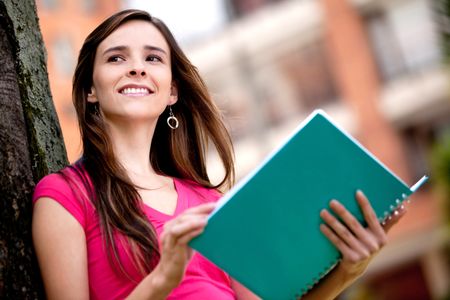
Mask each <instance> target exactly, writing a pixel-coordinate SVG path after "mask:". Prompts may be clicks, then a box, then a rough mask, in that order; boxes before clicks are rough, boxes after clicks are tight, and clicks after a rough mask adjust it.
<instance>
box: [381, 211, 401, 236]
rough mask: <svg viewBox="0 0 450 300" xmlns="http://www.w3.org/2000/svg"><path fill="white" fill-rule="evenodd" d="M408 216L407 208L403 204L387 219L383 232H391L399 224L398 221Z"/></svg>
mask: <svg viewBox="0 0 450 300" xmlns="http://www.w3.org/2000/svg"><path fill="white" fill-rule="evenodd" d="M405 214H406V207H405V206H404V205H403V204H402V205H400V206H399V207H398V208H397V209H396V210H394V212H393V213H392V215H391V216H389V217H388V218H387V220H386V221H385V222H383V224H382V226H383V230H384V231H385V232H386V233H387V232H389V230H390V229H391V228H392V227H393V226H394V225H395V224H397V222H398V221H400V219H401V218H402V217H403V216H404V215H405Z"/></svg>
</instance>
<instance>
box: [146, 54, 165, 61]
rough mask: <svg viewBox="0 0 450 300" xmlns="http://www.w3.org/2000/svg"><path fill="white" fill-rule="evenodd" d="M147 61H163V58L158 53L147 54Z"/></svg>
mask: <svg viewBox="0 0 450 300" xmlns="http://www.w3.org/2000/svg"><path fill="white" fill-rule="evenodd" d="M147 61H151V62H161V61H162V59H161V57H159V56H156V55H149V56H147Z"/></svg>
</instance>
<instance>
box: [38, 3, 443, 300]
mask: <svg viewBox="0 0 450 300" xmlns="http://www.w3.org/2000/svg"><path fill="white" fill-rule="evenodd" d="M36 4H37V8H38V15H39V18H40V26H41V31H42V33H43V38H44V42H45V45H46V49H47V54H48V71H49V78H50V85H51V90H52V94H53V100H54V103H55V106H56V111H57V113H58V117H59V120H60V123H61V127H62V131H63V135H64V140H65V143H66V147H67V151H68V156H69V160H70V161H71V162H73V161H75V160H76V159H77V158H78V157H79V155H80V151H81V143H80V138H79V134H78V127H77V121H76V115H75V111H74V109H73V106H72V101H71V79H72V74H73V71H74V67H75V64H76V58H77V55H78V50H79V49H80V47H81V45H82V42H83V40H84V38H85V37H86V36H87V34H88V33H89V32H90V31H91V30H92V29H93V28H94V27H96V26H97V25H98V24H99V23H100V22H101V21H102V20H103V19H104V18H106V17H107V16H109V15H111V14H112V13H114V12H116V11H117V10H120V9H124V8H140V9H145V10H147V11H149V12H150V13H151V14H153V15H155V16H157V17H159V18H161V19H162V20H164V21H165V22H166V23H167V24H168V26H169V28H171V30H172V31H173V32H174V34H175V36H176V38H177V39H178V41H179V42H180V44H181V46H182V48H183V49H184V50H185V52H186V54H187V55H188V57H189V58H190V59H191V61H192V62H193V63H194V64H195V65H196V66H197V67H198V68H199V70H200V73H201V74H202V75H203V77H204V79H205V80H206V82H207V85H208V86H209V88H210V91H211V93H212V94H213V97H214V99H215V101H216V102H217V103H218V105H219V107H220V108H221V110H222V111H223V113H224V115H225V118H226V122H227V126H228V127H229V129H230V132H231V134H232V137H233V140H234V145H235V151H236V168H237V175H238V178H241V177H242V176H244V175H245V174H247V173H248V172H249V171H250V170H251V169H252V168H254V167H255V166H256V165H257V164H258V163H259V162H261V160H262V159H263V158H264V157H265V156H266V155H267V154H268V153H269V152H270V151H271V150H273V149H274V148H275V147H276V145H278V144H279V143H280V142H281V141H282V140H284V139H285V138H286V137H287V135H288V134H289V133H290V132H291V131H292V130H293V129H294V128H295V127H296V126H297V125H298V124H299V123H300V122H301V121H302V120H303V119H304V118H305V117H306V116H307V115H308V114H309V113H310V112H311V111H312V110H314V109H316V108H322V109H324V110H325V111H326V112H327V113H328V114H330V115H331V116H332V117H333V118H334V119H335V120H336V121H337V122H338V123H340V124H341V125H342V126H343V127H344V128H345V129H347V130H348V131H349V132H350V133H351V134H353V135H354V136H355V137H356V138H357V139H358V140H360V141H361V143H362V144H363V145H365V146H366V147H367V148H368V149H369V150H370V151H372V152H373V153H374V154H375V155H377V156H378V157H379V158H380V159H381V161H383V162H384V163H385V164H386V165H387V166H388V167H390V168H391V169H392V170H393V171H395V172H396V173H397V174H398V175H399V176H400V177H401V178H403V179H404V180H405V181H406V183H407V184H409V185H411V184H413V183H415V182H416V181H417V180H418V179H419V178H420V177H421V176H422V175H424V174H428V175H430V176H431V181H430V183H429V184H427V185H426V186H425V187H424V188H422V189H421V190H420V192H418V193H417V194H415V195H414V196H413V197H411V201H412V203H411V204H410V205H408V210H409V213H408V214H407V215H406V216H405V217H404V219H403V220H402V221H401V222H400V223H399V225H398V226H396V227H395V228H394V229H393V230H392V231H391V232H390V234H389V238H390V240H391V242H390V243H389V245H388V246H387V247H386V248H385V249H384V250H383V253H382V255H380V256H379V257H377V258H376V260H375V261H374V263H373V264H372V265H371V267H370V268H369V270H368V272H367V273H366V274H365V275H364V276H363V277H362V278H361V279H360V280H359V281H358V282H357V283H356V284H355V285H353V286H352V288H350V289H349V290H348V291H347V292H346V293H345V294H344V295H342V296H341V297H340V298H339V299H352V300H356V299H377V300H378V299H381V300H383V299H389V300H397V299H413V300H414V299H417V300H426V299H450V264H449V261H450V247H449V241H450V234H449V226H450V225H449V224H450V205H449V203H450V79H449V75H448V74H449V73H448V70H449V62H450V47H449V43H450V39H449V36H450V19H449V13H450V4H449V2H448V1H446V0H442V1H433V0H191V1H182V0H166V1H151V0H147V1H144V0H140V1H139V0H128V1H126V0H122V1H121V0H36ZM332 148H333V145H330V151H332V150H333V149H332ZM210 157H211V159H210V163H209V170H210V173H211V177H212V178H213V179H214V180H217V179H218V178H220V176H221V173H222V169H221V167H220V164H219V163H218V162H217V159H216V157H215V154H214V153H211V154H210ZM299 271H300V272H301V270H299Z"/></svg>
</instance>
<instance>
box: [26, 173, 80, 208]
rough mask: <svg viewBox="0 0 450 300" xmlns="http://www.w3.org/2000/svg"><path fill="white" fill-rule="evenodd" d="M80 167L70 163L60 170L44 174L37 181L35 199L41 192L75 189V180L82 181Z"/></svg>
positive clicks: (61, 191)
mask: <svg viewBox="0 0 450 300" xmlns="http://www.w3.org/2000/svg"><path fill="white" fill-rule="evenodd" d="M78 169H79V167H77V166H74V165H70V166H67V167H65V168H63V169H61V170H60V171H58V172H54V173H50V174H48V175H46V176H44V177H43V178H42V179H41V180H39V182H38V183H37V185H36V187H35V189H34V194H33V200H35V199H36V198H37V197H38V196H39V195H40V194H41V193H43V192H46V193H48V192H49V191H54V192H59V193H68V192H71V191H72V190H73V186H72V185H73V184H72V183H73V182H82V180H81V178H82V177H81V176H83V174H82V173H81V170H78Z"/></svg>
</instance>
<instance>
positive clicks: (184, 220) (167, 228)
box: [154, 203, 215, 289]
mask: <svg viewBox="0 0 450 300" xmlns="http://www.w3.org/2000/svg"><path fill="white" fill-rule="evenodd" d="M214 207H215V203H207V204H202V205H199V206H196V207H193V208H190V209H187V210H186V211H184V212H183V213H182V214H181V215H179V216H178V217H176V218H174V219H173V220H170V221H168V222H167V223H166V224H165V225H164V230H163V232H162V233H161V236H160V247H161V260H160V262H159V263H158V265H157V266H156V268H155V270H154V272H158V274H159V275H160V277H159V278H160V279H161V281H162V282H161V284H163V285H164V286H165V287H167V288H169V289H173V288H175V287H176V286H177V285H178V284H179V283H180V281H181V280H182V278H183V275H184V272H185V270H186V266H187V264H188V262H189V260H190V259H191V257H192V253H193V250H192V249H191V248H190V247H189V246H188V243H189V241H190V240H191V239H192V238H194V237H196V236H198V235H199V234H200V233H202V232H203V230H204V228H205V226H206V223H207V217H208V215H209V214H210V213H211V212H212V210H213V209H214Z"/></svg>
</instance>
